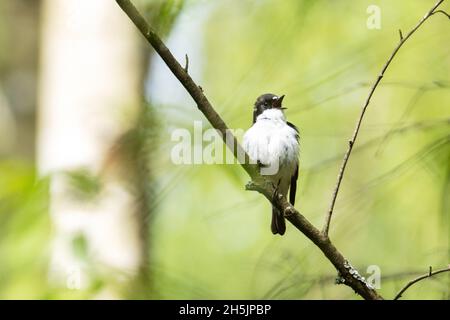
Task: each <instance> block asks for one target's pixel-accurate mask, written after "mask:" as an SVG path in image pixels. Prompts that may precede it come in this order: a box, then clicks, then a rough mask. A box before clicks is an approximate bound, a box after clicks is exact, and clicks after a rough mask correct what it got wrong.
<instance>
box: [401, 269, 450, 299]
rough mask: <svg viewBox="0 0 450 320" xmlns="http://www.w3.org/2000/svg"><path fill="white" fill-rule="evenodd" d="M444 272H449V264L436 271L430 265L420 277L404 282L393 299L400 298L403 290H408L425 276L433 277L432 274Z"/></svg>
mask: <svg viewBox="0 0 450 320" xmlns="http://www.w3.org/2000/svg"><path fill="white" fill-rule="evenodd" d="M444 272H450V266H448V267H447V268H444V269H440V270H436V271H433V269H432V267H431V266H430V269H429V271H428V272H427V273H426V274H424V275H422V276H420V277H417V278H415V279H413V280H411V281H410V282H408V283H407V284H406V285H405V286H404V287H403V288H402V289H401V290H400V291H399V292H398V293H397V295H396V296H395V298H394V300H398V299H400V298H401V297H402V295H403V294H404V293H405V291H406V290H408V289H409V288H410V287H411V286H412V285H414V284H416V283H417V282H419V281H422V280H425V279H427V278H431V277H433V276H435V275H437V274H440V273H444Z"/></svg>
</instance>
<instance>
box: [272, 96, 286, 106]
mask: <svg viewBox="0 0 450 320" xmlns="http://www.w3.org/2000/svg"><path fill="white" fill-rule="evenodd" d="M283 99H284V94H283V95H282V96H281V97H279V98H278V99H277V100H275V102H274V104H273V106H274V107H275V108H280V109H281V103H282V102H283Z"/></svg>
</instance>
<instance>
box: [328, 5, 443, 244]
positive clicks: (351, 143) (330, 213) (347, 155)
mask: <svg viewBox="0 0 450 320" xmlns="http://www.w3.org/2000/svg"><path fill="white" fill-rule="evenodd" d="M442 2H444V0H439V1H438V2H436V4H435V5H434V6H433V7H432V8H431V10H430V11H428V12H427V13H426V14H425V16H424V17H423V18H422V19H421V20H420V21H419V22H418V23H417V24H416V26H415V27H414V28H412V29H411V31H409V32H408V34H406V36H403V34H402V33H401V31H400V41H399V43H398V44H397V46H396V47H395V49H394V51H393V52H392V53H391V55H390V57H389V58H388V60H387V61H386V63H385V64H384V66H383V68H382V69H381V72H380V74H379V75H378V77H377V79H376V80H375V82H374V83H373V85H372V87H371V89H370V91H369V95H368V96H367V98H366V100H365V102H364V105H363V107H362V109H361V113H360V115H359V118H358V120H357V121H356V127H355V130H354V131H353V134H352V137H351V138H350V140H348V148H347V152H346V153H345V155H344V159H343V160H342V165H341V168H340V169H339V174H338V177H337V181H336V186H335V188H334V190H333V194H332V197H331V202H330V207H329V209H328V212H327V215H326V217H325V223H324V226H323V229H322V233H323V234H324V235H325V236H326V237H328V232H329V229H330V223H331V218H332V216H333V210H334V206H335V204H336V198H337V195H338V193H339V188H340V187H341V182H342V179H343V178H344V173H345V168H346V167H347V163H348V160H349V158H350V155H351V153H352V150H353V146H354V145H355V142H356V138H357V137H358V133H359V129H360V128H361V123H362V121H363V118H364V114H365V113H366V110H367V107H368V106H369V104H370V101H371V99H372V96H373V94H374V92H375V90H376V89H377V87H378V85H379V84H380V82H381V79H383V77H384V74H385V72H386V70H387V69H388V67H389V66H390V64H391V62H392V60H393V59H394V57H395V56H396V55H397V53H398V51H399V50H400V49H401V48H402V46H403V44H404V43H405V42H406V41H408V39H409V38H410V37H411V36H412V35H413V34H414V33H415V32H416V31H417V30H418V29H419V28H420V27H421V26H422V24H423V23H424V22H425V21H427V20H428V18H430V17H431V16H432V15H433V14H435V13H443V14H446V13H445V12H444V11H441V10H438V11H436V9H437V8H438V7H439V6H440V5H441V4H442Z"/></svg>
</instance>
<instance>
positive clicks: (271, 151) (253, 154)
mask: <svg viewBox="0 0 450 320" xmlns="http://www.w3.org/2000/svg"><path fill="white" fill-rule="evenodd" d="M243 148H244V150H245V151H246V152H247V153H248V155H249V157H250V159H252V160H253V161H255V162H256V161H259V162H260V163H262V164H263V165H268V166H272V165H274V164H278V166H279V171H278V172H276V173H275V175H274V179H279V178H281V177H283V179H284V178H286V179H289V180H290V177H291V176H292V175H293V173H294V172H295V168H296V166H297V163H298V153H299V143H298V141H297V132H296V131H295V130H294V129H293V128H292V127H290V126H288V125H287V123H286V118H285V116H284V114H283V111H282V110H279V109H269V110H266V111H264V112H263V113H262V114H261V115H259V116H258V117H257V119H256V122H255V123H254V124H253V126H252V127H251V128H250V129H249V130H247V132H246V133H245V135H244V141H243Z"/></svg>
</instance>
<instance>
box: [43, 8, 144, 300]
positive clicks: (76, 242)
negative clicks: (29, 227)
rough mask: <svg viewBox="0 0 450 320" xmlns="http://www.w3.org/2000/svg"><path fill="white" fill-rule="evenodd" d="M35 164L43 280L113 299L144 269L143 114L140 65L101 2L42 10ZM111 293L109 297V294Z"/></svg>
mask: <svg viewBox="0 0 450 320" xmlns="http://www.w3.org/2000/svg"><path fill="white" fill-rule="evenodd" d="M42 14H43V16H42V30H41V31H42V46H41V63H40V66H41V75H40V88H39V95H40V97H39V121H38V140H37V155H38V166H39V170H40V172H41V174H43V175H49V176H50V214H51V217H52V220H53V224H54V241H53V246H52V253H51V271H50V276H51V278H52V279H54V280H55V281H56V283H59V284H60V285H63V286H67V287H69V288H74V289H76V288H81V289H88V288H89V287H91V286H93V285H94V283H96V284H98V283H99V281H100V283H106V282H107V283H108V285H107V286H106V287H105V288H106V289H107V290H104V291H102V293H103V294H104V295H101V297H111V298H117V297H120V296H121V293H120V292H121V289H123V287H124V285H125V286H126V285H127V284H129V283H130V281H131V280H132V279H135V278H136V276H137V275H139V273H140V271H141V270H142V268H143V266H144V265H145V264H146V253H147V243H146V237H145V234H146V229H147V227H146V223H145V220H146V219H145V214H144V212H145V210H143V208H142V206H143V205H144V204H143V203H142V198H143V197H145V190H143V186H144V185H143V184H142V183H140V182H142V179H144V178H145V175H143V174H142V172H141V170H145V168H144V167H143V164H142V163H144V162H141V163H138V162H137V161H138V160H137V158H139V157H136V152H137V151H139V148H140V145H139V143H140V140H139V137H136V136H135V135H130V134H129V133H130V132H134V131H133V130H132V128H133V127H135V126H136V123H138V122H137V119H138V118H139V115H140V114H141V111H142V107H143V104H142V97H143V76H144V71H145V70H146V64H145V63H146V59H145V58H144V51H143V50H142V47H141V45H142V42H141V40H140V39H139V38H138V35H137V33H136V32H135V30H134V29H133V26H132V25H131V24H130V23H129V21H128V20H127V17H126V16H125V15H123V14H122V12H121V11H120V9H119V8H118V7H117V6H116V5H115V3H114V2H112V1H110V0H91V1H78V0H64V1H54V0H45V1H43V7H42ZM116 289H117V290H116Z"/></svg>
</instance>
